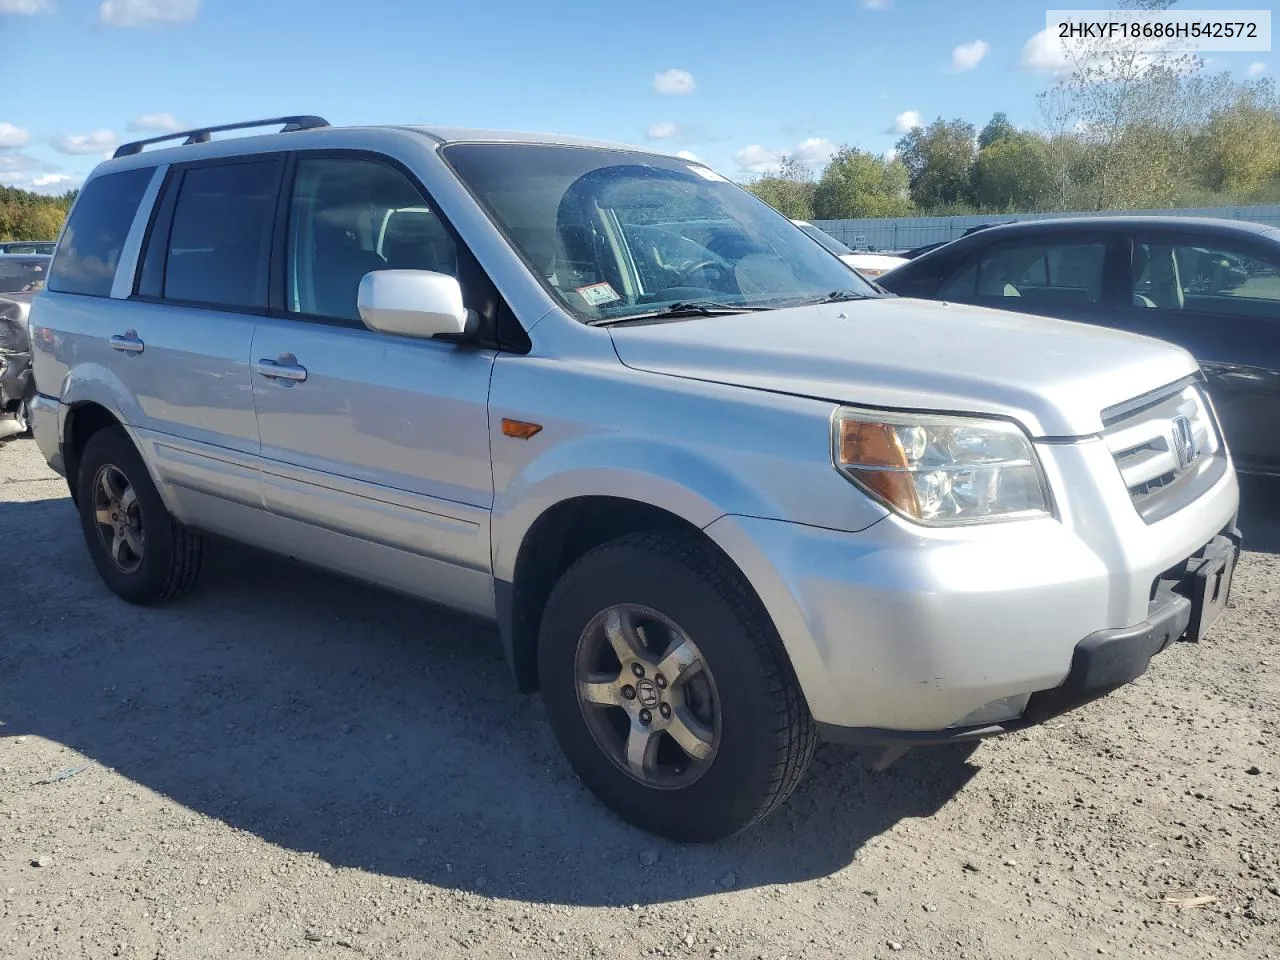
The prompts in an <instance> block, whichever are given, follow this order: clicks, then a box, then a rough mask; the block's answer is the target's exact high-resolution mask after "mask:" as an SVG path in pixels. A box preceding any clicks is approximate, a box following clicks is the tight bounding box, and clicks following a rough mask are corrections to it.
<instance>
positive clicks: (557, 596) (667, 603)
mask: <svg viewBox="0 0 1280 960" xmlns="http://www.w3.org/2000/svg"><path fill="white" fill-rule="evenodd" d="M616 604H622V605H628V604H635V605H641V606H644V607H648V608H651V609H652V610H654V611H657V612H659V613H661V614H662V615H663V616H665V617H666V618H668V619H669V620H670V621H672V622H673V623H675V624H677V625H679V627H680V629H681V631H682V632H683V633H684V634H685V635H686V636H687V637H688V638H689V639H691V640H692V641H693V642H694V643H695V644H696V645H697V647H698V648H699V650H700V652H701V654H702V658H703V660H705V662H706V666H707V669H708V670H709V671H710V673H711V674H712V676H713V677H714V684H715V689H716V696H717V698H718V701H719V735H718V747H717V749H716V751H715V753H714V756H713V757H712V758H711V760H710V762H709V765H708V766H707V768H706V771H705V773H703V774H702V775H701V776H700V778H699V779H697V780H695V781H694V782H693V783H690V784H688V785H687V786H680V787H678V788H668V789H660V788H655V787H653V786H649V785H647V784H645V783H642V782H641V781H640V780H638V779H636V778H633V777H632V776H629V775H628V774H627V773H625V772H623V771H622V769H620V768H619V766H618V764H617V763H616V762H615V760H614V759H612V758H611V757H610V756H609V755H608V754H607V753H606V752H605V750H604V748H602V747H601V746H600V745H599V744H598V742H597V737H596V736H594V735H593V733H592V731H591V729H590V727H589V726H588V723H587V721H586V719H585V717H584V709H589V708H584V707H583V706H581V704H580V701H579V696H578V686H577V672H576V671H577V668H576V666H575V664H576V656H577V651H578V644H579V639H580V638H581V637H583V635H584V631H585V630H586V629H587V627H588V625H589V624H590V623H591V622H592V621H593V620H594V619H595V618H596V617H597V615H598V614H600V613H601V612H602V611H604V610H606V609H608V608H610V607H612V606H613V605H616ZM538 670H539V679H540V682H541V686H542V695H543V699H544V701H545V704H546V709H547V715H548V719H549V720H550V723H551V726H552V729H553V731H554V732H555V735H556V738H557V740H558V741H559V743H560V746H561V748H562V749H563V750H564V752H565V755H566V756H567V757H568V760H569V763H570V765H571V766H572V767H573V769H574V771H575V772H576V773H577V774H578V776H579V777H580V778H581V779H582V781H583V783H584V784H586V786H587V787H588V789H590V790H591V791H592V793H594V794H595V795H596V796H597V797H598V798H599V799H600V800H601V801H602V802H603V803H604V804H605V805H606V806H607V807H609V808H610V809H611V810H613V811H614V812H615V813H617V814H618V815H619V816H621V817H622V818H623V819H624V820H627V821H628V822H630V823H632V824H634V825H636V826H638V827H641V828H643V829H645V830H648V831H651V832H653V833H656V834H659V835H661V836H664V837H668V838H670V839H672V840H677V841H683V842H708V841H714V840H719V839H722V838H724V837H728V836H731V835H733V834H735V833H738V832H740V831H742V830H745V829H746V828H747V827H750V826H751V825H753V824H755V823H757V822H758V821H760V820H761V819H763V818H764V817H766V816H767V815H769V814H770V813H771V812H773V811H774V810H775V809H776V808H777V807H778V806H779V805H781V804H782V802H783V801H784V800H786V798H787V797H788V796H789V795H790V794H791V792H792V790H794V789H795V787H796V785H797V784H798V783H799V782H800V780H801V779H802V778H803V776H804V773H805V770H806V769H807V767H808V764H809V761H810V759H811V758H812V756H813V750H814V747H815V745H816V743H817V728H816V726H815V724H814V722H813V718H812V717H811V716H810V714H809V710H808V706H807V704H806V703H805V700H804V697H803V694H802V693H801V690H800V686H799V683H798V682H797V680H796V678H795V674H794V671H793V670H792V667H791V662H790V660H789V659H788V657H787V655H786V652H785V650H784V649H783V646H782V642H781V640H780V639H779V637H778V634H777V631H776V629H775V628H774V626H773V623H772V621H771V620H770V619H769V617H768V615H767V614H766V612H765V610H764V608H763V606H762V605H761V603H760V601H759V600H758V598H757V597H756V596H755V594H754V592H753V591H752V590H751V589H750V588H749V587H748V586H747V584H746V583H745V581H744V580H743V578H742V576H741V574H740V573H739V572H738V570H736V569H735V568H734V567H733V566H732V564H730V563H729V562H728V561H727V560H726V559H725V558H724V557H723V556H722V555H720V554H719V553H717V552H716V551H715V550H714V549H713V548H712V547H711V546H710V545H708V544H706V543H703V542H701V541H699V540H698V539H696V538H695V537H693V536H689V535H683V534H671V533H658V532H654V533H640V534H633V535H629V536H626V537H622V538H619V539H617V540H614V541H611V542H609V543H606V544H603V545H601V546H599V547H596V548H595V549H593V550H591V551H589V552H588V553H587V554H586V555H585V556H583V557H582V558H581V559H580V560H578V561H577V562H576V563H575V564H574V565H573V566H572V567H570V568H569V570H568V571H566V572H565V574H564V575H563V576H562V577H561V578H560V581H559V582H558V583H557V584H556V586H555V588H554V589H553V590H552V592H551V596H550V598H549V600H548V602H547V607H546V610H545V612H544V614H543V618H542V627H541V633H540V637H539V645H538Z"/></svg>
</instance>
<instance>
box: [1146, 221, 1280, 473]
mask: <svg viewBox="0 0 1280 960" xmlns="http://www.w3.org/2000/svg"><path fill="white" fill-rule="evenodd" d="M1131 291H1132V295H1131V303H1132V306H1130V307H1129V308H1128V310H1127V314H1128V316H1127V318H1126V326H1127V327H1128V328H1129V329H1131V330H1133V331H1135V332H1137V333H1144V334H1147V335H1149V336H1153V337H1159V338H1161V339H1164V340H1169V341H1171V342H1173V343H1176V344H1178V345H1179V346H1182V347H1184V348H1186V349H1187V350H1189V351H1190V352H1191V353H1192V355H1193V356H1195V358H1196V359H1197V360H1198V361H1199V362H1200V366H1201V369H1203V370H1204V372H1205V375H1206V376H1207V377H1208V379H1209V392H1210V394H1211V396H1212V397H1213V401H1214V406H1215V407H1216V409H1217V412H1218V416H1219V418H1220V419H1221V420H1222V426H1223V432H1224V433H1225V434H1226V436H1227V443H1228V446H1229V447H1230V448H1231V452H1232V455H1233V456H1234V457H1235V459H1236V461H1237V464H1238V466H1239V467H1240V468H1241V469H1243V470H1249V471H1259V472H1267V473H1277V472H1280V431H1277V430H1276V424H1277V423H1280V245H1277V244H1275V243H1270V242H1267V241H1266V240H1265V239H1263V238H1261V237H1259V238H1256V239H1255V238H1253V237H1246V236H1241V237H1238V238H1237V237H1228V236H1209V237H1206V236H1204V235H1203V234H1195V233H1192V232H1191V231H1169V230H1152V231H1147V232H1136V233H1135V234H1134V236H1133V259H1132V269H1131Z"/></svg>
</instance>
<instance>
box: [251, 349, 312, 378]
mask: <svg viewBox="0 0 1280 960" xmlns="http://www.w3.org/2000/svg"><path fill="white" fill-rule="evenodd" d="M253 366H254V369H255V370H257V371H258V373H259V374H260V375H261V376H264V377H266V378H267V379H268V380H292V381H294V382H301V381H303V380H305V379H307V368H306V367H304V366H302V365H301V364H299V363H298V361H297V360H296V359H295V358H294V356H293V354H285V355H284V356H282V357H281V358H280V359H279V360H265V359H264V360H259V361H257V362H256V363H255V364H254V365H253Z"/></svg>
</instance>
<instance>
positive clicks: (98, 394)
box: [58, 363, 179, 516]
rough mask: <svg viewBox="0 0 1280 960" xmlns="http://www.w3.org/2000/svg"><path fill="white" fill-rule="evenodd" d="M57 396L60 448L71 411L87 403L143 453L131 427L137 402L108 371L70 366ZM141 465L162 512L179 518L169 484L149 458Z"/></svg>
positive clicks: (137, 411)
mask: <svg viewBox="0 0 1280 960" xmlns="http://www.w3.org/2000/svg"><path fill="white" fill-rule="evenodd" d="M58 396H59V399H60V402H61V403H60V406H59V407H58V446H59V448H62V447H65V445H66V442H67V418H68V417H69V416H70V415H71V412H72V410H73V409H74V408H76V407H78V406H83V405H84V404H86V403H94V404H97V405H98V406H100V407H102V408H103V409H104V410H106V411H107V412H108V413H110V414H111V415H112V416H113V417H115V418H116V420H118V421H119V422H120V425H121V426H122V427H123V428H124V432H125V433H126V434H127V435H128V437H129V441H130V442H131V443H132V444H133V445H134V447H135V449H137V450H138V452H139V453H141V452H142V450H143V444H142V440H141V438H140V437H139V436H138V432H137V430H135V429H134V427H133V426H132V424H133V423H134V422H136V421H137V420H138V419H139V416H138V415H139V414H140V413H141V410H140V408H139V407H138V401H137V400H136V399H135V398H134V397H133V396H132V395H131V394H130V393H129V391H128V390H126V389H125V386H124V384H123V383H121V382H120V378H119V377H117V376H116V375H115V374H113V373H112V372H111V371H110V370H109V369H108V368H107V367H105V366H103V365H102V364H100V363H78V364H76V365H74V366H72V367H71V368H70V369H69V370H68V371H67V373H66V375H65V376H64V377H63V378H62V383H61V385H60V386H59V390H58ZM62 460H63V463H64V464H65V463H67V457H66V453H65V451H64V453H63V457H62ZM142 462H143V463H144V464H145V465H146V468H147V474H148V475H149V476H150V477H151V483H152V485H153V486H154V487H155V488H156V490H157V491H158V492H159V493H160V499H161V500H162V501H163V502H164V505H165V508H166V509H167V510H168V511H169V512H170V513H171V514H173V515H174V516H178V515H179V512H178V510H177V509H176V508H177V504H175V503H174V501H173V497H172V494H171V491H170V490H169V489H168V484H164V483H161V482H160V478H159V476H157V475H156V471H155V467H154V466H153V465H152V463H151V461H150V458H148V457H145V456H144V457H142ZM67 482H68V483H74V482H75V481H74V480H73V479H72V478H70V477H68V480H67Z"/></svg>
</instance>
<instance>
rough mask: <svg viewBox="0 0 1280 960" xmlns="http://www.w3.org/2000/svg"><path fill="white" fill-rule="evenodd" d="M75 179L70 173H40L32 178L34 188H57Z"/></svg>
mask: <svg viewBox="0 0 1280 960" xmlns="http://www.w3.org/2000/svg"><path fill="white" fill-rule="evenodd" d="M73 179H74V177H72V176H71V174H69V173H38V174H36V175H35V176H34V177H32V178H31V185H32V186H33V187H56V186H57V185H58V184H60V183H67V182H69V181H70V180H73Z"/></svg>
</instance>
